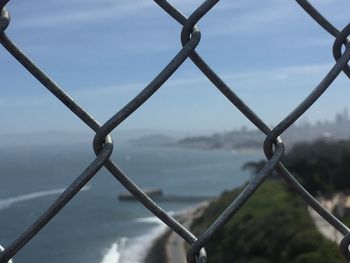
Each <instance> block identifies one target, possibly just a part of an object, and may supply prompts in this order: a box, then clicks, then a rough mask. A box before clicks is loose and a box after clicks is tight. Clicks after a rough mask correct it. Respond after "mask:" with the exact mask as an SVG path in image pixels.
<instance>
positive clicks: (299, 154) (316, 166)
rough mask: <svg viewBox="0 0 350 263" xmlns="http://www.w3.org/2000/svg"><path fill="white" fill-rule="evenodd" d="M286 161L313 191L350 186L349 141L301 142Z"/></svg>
mask: <svg viewBox="0 0 350 263" xmlns="http://www.w3.org/2000/svg"><path fill="white" fill-rule="evenodd" d="M283 162H284V164H285V165H286V166H287V168H288V169H289V170H290V171H291V172H292V173H293V175H294V176H296V177H297V178H298V180H299V182H301V184H302V185H303V186H304V187H305V188H306V189H307V190H308V191H309V192H310V193H311V194H312V195H318V194H321V195H329V194H332V193H334V192H343V191H347V190H349V189H350V176H349V175H350V141H337V142H325V141H318V142H315V143H312V144H299V145H296V146H295V147H293V149H292V150H291V151H290V152H289V153H288V154H287V155H286V156H285V158H284V160H283Z"/></svg>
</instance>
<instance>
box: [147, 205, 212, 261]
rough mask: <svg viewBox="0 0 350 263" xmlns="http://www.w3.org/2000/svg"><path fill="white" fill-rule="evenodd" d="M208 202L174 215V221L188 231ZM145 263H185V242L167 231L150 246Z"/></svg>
mask: <svg viewBox="0 0 350 263" xmlns="http://www.w3.org/2000/svg"><path fill="white" fill-rule="evenodd" d="M208 205H209V201H204V202H202V203H200V204H198V205H196V206H194V207H191V208H188V209H186V210H184V211H183V212H181V213H179V214H178V215H176V216H175V217H176V219H177V220H178V221H179V222H181V224H183V225H184V226H185V227H186V228H188V229H190V227H191V225H192V224H193V221H194V220H195V219H196V218H198V217H199V216H200V215H201V214H202V213H203V211H204V210H205V208H206V207H207V206H208ZM145 262H146V263H164V262H166V263H184V262H186V242H185V241H184V240H183V239H182V238H181V237H180V236H179V235H178V234H176V233H175V232H173V231H171V230H170V229H167V230H166V231H165V233H163V234H162V235H161V236H159V237H158V238H157V239H156V240H155V241H154V243H153V244H152V246H151V248H150V250H149V252H148V253H147V256H146V258H145Z"/></svg>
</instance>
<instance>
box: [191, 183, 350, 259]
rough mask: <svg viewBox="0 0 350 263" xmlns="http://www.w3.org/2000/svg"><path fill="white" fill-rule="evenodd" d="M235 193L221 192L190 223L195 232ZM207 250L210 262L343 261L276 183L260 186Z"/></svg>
mask: <svg viewBox="0 0 350 263" xmlns="http://www.w3.org/2000/svg"><path fill="white" fill-rule="evenodd" d="M237 194H238V190H235V191H232V192H226V193H224V194H223V195H222V196H221V197H220V198H219V199H218V200H217V201H215V202H214V203H213V205H211V206H210V207H209V208H208V209H207V210H206V211H205V213H204V214H203V216H202V217H201V218H199V219H198V220H197V221H196V222H195V223H194V226H195V227H194V228H193V229H194V231H195V232H197V233H199V232H202V230H203V229H204V228H206V227H207V226H208V225H209V224H210V223H211V222H213V221H214V220H215V218H217V217H218V215H219V214H220V213H221V212H222V211H223V209H224V208H225V207H227V206H228V205H229V203H230V202H231V201H232V200H233V199H234V197H235V196H237ZM206 248H207V253H208V258H209V262H210V263H219V262H220V263H225V262H227V263H228V262H230V263H231V262H235V263H292V262H293V263H315V262H317V263H330V262H332V263H340V262H342V263H343V262H345V260H344V259H343V258H342V257H341V255H340V252H339V249H338V247H337V246H336V245H335V244H334V243H332V242H330V241H328V240H326V239H325V238H324V237H323V236H322V235H321V234H320V233H319V232H318V231H317V229H316V228H315V226H314V223H313V221H312V219H311V218H310V216H309V214H308V211H307V208H306V205H305V204H304V203H303V201H302V200H301V199H300V198H299V197H298V196H297V195H296V194H295V193H293V192H291V191H290V190H289V189H288V188H287V187H286V186H285V185H284V183H282V182H281V181H277V180H269V181H267V182H265V183H264V184H263V185H262V186H261V187H260V189H259V190H258V191H257V193H256V194H255V195H253V197H252V198H251V199H250V200H249V201H248V202H247V204H246V205H245V206H244V207H243V209H241V210H240V211H239V212H238V213H237V214H236V215H235V217H234V218H233V219H231V220H230V221H229V222H228V224H227V225H226V226H225V227H224V228H223V229H221V231H219V233H217V234H216V235H215V236H214V237H213V238H212V239H211V240H210V242H209V244H208V245H207V246H206Z"/></svg>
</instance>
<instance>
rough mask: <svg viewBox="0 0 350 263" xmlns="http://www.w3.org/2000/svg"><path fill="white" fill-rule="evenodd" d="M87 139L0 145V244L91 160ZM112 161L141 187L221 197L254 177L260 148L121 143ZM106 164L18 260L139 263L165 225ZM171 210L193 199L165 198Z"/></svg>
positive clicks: (19, 262) (163, 204)
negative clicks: (127, 198) (125, 197)
mask: <svg viewBox="0 0 350 263" xmlns="http://www.w3.org/2000/svg"><path fill="white" fill-rule="evenodd" d="M93 158H94V154H93V151H92V149H91V148H90V147H89V146H88V145H87V144H84V145H83V144H76V145H65V144H60V145H39V146H38V145H36V146H34V145H33V146H22V147H19V146H16V147H2V148H0V167H1V168H0V169H1V172H0V178H1V184H0V244H2V245H3V246H5V247H6V246H7V245H9V244H10V243H11V242H12V241H13V240H15V239H16V238H17V237H18V236H19V235H20V234H21V233H22V232H23V231H24V230H25V229H26V228H27V227H28V226H29V225H30V224H31V223H32V222H33V221H34V220H35V219H36V218H37V217H38V216H39V215H40V214H41V213H42V212H43V211H45V209H46V208H48V207H49V205H50V204H51V203H52V202H53V201H54V200H55V198H57V197H58V195H59V194H60V193H62V192H63V190H64V189H65V188H66V187H67V186H68V185H69V184H70V183H71V182H72V181H73V180H74V179H75V178H76V177H77V176H78V175H79V174H80V173H81V171H83V169H85V168H86V166H87V165H88V164H89V163H90V162H91V161H92V160H93ZM112 158H113V160H115V162H116V163H117V164H118V165H119V167H121V169H122V170H123V171H125V172H126V174H128V175H129V176H130V177H131V178H132V179H133V180H134V181H135V182H137V183H138V184H139V186H141V187H142V188H148V189H149V188H152V189H153V188H159V189H161V190H162V191H163V192H164V194H176V195H200V196H203V195H204V196H216V195H219V194H220V193H221V192H223V191H224V190H229V189H232V188H234V187H237V186H239V185H241V184H243V183H244V182H246V181H247V180H248V179H249V174H248V172H247V171H242V170H241V166H242V165H243V164H244V163H245V162H247V161H254V160H259V159H261V158H262V153H252V152H250V153H249V152H247V153H236V152H229V151H222V150H211V151H204V150H192V149H183V148H176V147H153V146H152V147H151V146H148V147H145V146H144V147H140V146H136V145H130V144H125V145H121V146H120V145H116V146H115V149H114V153H113V157H112ZM125 192H126V191H125V189H124V188H123V187H122V186H121V185H120V183H119V182H118V181H117V180H116V179H115V178H114V177H113V176H111V175H110V174H109V173H108V172H107V171H106V170H105V169H102V170H101V171H100V172H99V173H98V174H97V175H96V176H95V177H94V178H93V179H92V180H91V181H90V183H89V184H88V185H87V186H86V187H84V188H83V189H82V191H80V192H79V194H78V195H77V196H76V197H75V198H73V200H72V201H71V202H70V203H69V204H68V205H67V206H66V207H65V208H63V210H62V211H61V212H60V213H59V214H58V215H57V216H56V217H55V218H54V219H53V220H52V221H51V222H49V223H48V225H47V226H46V227H44V229H43V230H42V231H41V232H39V234H38V235H37V236H35V237H34V238H33V239H32V240H31V241H30V242H29V243H28V244H27V245H26V246H25V247H24V248H23V249H22V250H20V252H19V253H18V254H16V255H15V257H14V258H13V259H14V263H28V262H50V263H62V262H64V263H129V262H130V263H131V262H132V263H137V262H142V260H143V258H144V256H145V254H146V252H147V250H148V249H149V247H150V246H151V244H152V241H153V240H154V239H155V238H156V237H157V236H159V234H160V233H162V232H163V231H164V230H165V229H166V227H165V226H164V224H163V223H162V222H160V221H159V220H158V219H157V218H155V217H154V216H152V214H151V213H150V212H148V210H146V209H145V208H144V207H143V206H142V205H140V204H139V203H137V202H122V201H119V200H118V195H119V194H121V193H125ZM159 204H160V206H161V207H162V208H163V209H165V210H166V211H168V212H170V213H176V212H179V211H182V210H183V209H186V208H188V207H190V206H194V205H196V203H189V202H186V203H185V202H177V203H176V202H171V203H169V202H160V203H159Z"/></svg>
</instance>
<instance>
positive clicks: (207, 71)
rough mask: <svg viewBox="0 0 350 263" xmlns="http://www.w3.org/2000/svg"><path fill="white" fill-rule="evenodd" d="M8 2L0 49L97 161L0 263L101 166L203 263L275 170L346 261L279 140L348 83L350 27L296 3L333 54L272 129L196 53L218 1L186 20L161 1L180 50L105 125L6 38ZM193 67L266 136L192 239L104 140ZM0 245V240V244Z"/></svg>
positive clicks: (348, 238) (347, 236)
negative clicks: (212, 242) (61, 111)
mask: <svg viewBox="0 0 350 263" xmlns="http://www.w3.org/2000/svg"><path fill="white" fill-rule="evenodd" d="M8 2H9V0H0V10H1V16H0V43H1V44H2V46H3V47H4V48H5V49H6V50H7V51H8V52H9V53H10V54H11V55H12V56H13V57H14V58H15V59H16V60H17V61H18V62H19V63H20V64H21V65H22V66H23V67H24V68H25V69H26V70H28V71H29V72H30V73H31V74H32V75H33V76H34V77H35V78H36V79H37V80H38V81H39V82H41V83H42V84H43V85H44V86H45V87H46V88H47V89H48V90H49V91H50V92H51V93H52V94H53V95H54V96H55V97H56V98H57V99H59V100H60V101H61V102H62V103H63V104H64V105H65V106H66V107H68V108H69V109H70V110H71V112H72V113H74V114H75V115H76V116H77V117H78V118H79V119H80V120H81V121H83V122H84V123H85V124H86V125H87V126H88V127H90V128H91V129H92V130H93V131H94V132H95V133H96V135H95V137H94V139H93V147H94V151H95V153H96V159H95V160H94V161H93V162H92V163H91V164H90V165H89V166H88V167H87V168H86V169H85V170H84V171H83V172H82V173H81V174H80V175H79V176H78V177H77V178H76V179H75V181H74V182H72V183H71V185H70V186H69V187H67V189H66V190H65V191H64V192H63V193H62V194H61V195H60V196H59V198H58V199H57V200H56V201H55V202H54V203H53V204H52V205H51V206H50V207H49V208H48V209H47V210H46V211H45V212H44V213H43V214H42V215H41V216H40V217H39V218H37V219H36V221H35V222H34V223H33V224H32V225H31V226H30V227H29V228H28V229H27V230H26V231H25V232H24V233H22V234H21V235H20V236H19V237H18V238H17V239H16V240H15V241H13V242H12V243H11V244H10V245H9V246H7V247H6V248H4V249H3V248H2V247H1V246H0V248H1V249H0V253H1V254H0V262H1V263H6V262H12V260H11V258H12V257H13V256H14V255H15V254H16V253H17V252H18V251H19V250H21V248H23V246H25V245H26V244H27V243H28V242H29V241H30V240H31V239H32V238H33V237H34V236H35V235H36V234H38V233H39V231H40V230H41V229H42V228H43V227H44V226H45V225H46V224H47V223H48V222H49V221H50V220H51V219H52V218H53V217H55V216H56V215H57V213H58V212H59V211H60V210H61V209H62V208H63V207H64V206H65V205H66V204H67V203H68V202H69V201H70V200H71V199H72V198H73V197H74V196H75V195H76V194H77V193H78V192H79V190H80V189H82V188H83V187H84V186H85V185H86V184H87V183H88V182H89V180H91V178H92V177H94V176H95V174H96V173H97V172H98V171H99V170H100V169H101V168H102V167H105V168H107V170H108V171H109V172H110V174H111V175H112V176H114V177H115V178H116V179H117V180H118V181H119V182H120V183H121V184H122V185H123V186H124V187H125V188H126V189H127V190H128V191H129V192H130V193H131V194H132V195H134V196H135V198H136V199H137V200H138V201H139V202H140V203H142V204H143V205H144V206H145V207H146V208H147V209H148V210H150V211H151V212H152V213H153V214H154V215H155V216H157V217H158V218H160V219H161V220H162V221H163V222H164V223H165V224H166V225H168V226H169V228H170V229H172V230H173V231H174V232H176V233H177V234H178V235H179V236H180V237H181V238H183V239H184V240H185V241H186V242H187V243H188V245H189V249H188V251H187V261H188V262H190V263H193V262H207V256H206V252H205V249H204V247H205V245H206V243H207V242H208V240H209V239H211V237H212V236H213V235H214V234H215V233H216V232H217V231H218V230H219V229H220V228H222V227H223V226H224V225H225V224H226V223H227V222H228V221H229V220H230V219H231V218H232V217H234V215H235V214H236V213H237V212H238V211H239V210H240V208H241V207H242V206H243V205H244V204H245V202H246V201H247V200H248V199H249V198H250V197H251V196H252V195H253V194H254V192H255V191H256V190H257V189H258V188H259V186H260V185H261V184H262V183H264V181H265V180H266V178H267V177H268V176H269V174H271V171H273V170H276V171H277V172H278V173H279V175H280V176H281V177H282V178H283V179H284V180H285V181H287V182H288V184H289V185H290V186H291V187H292V188H294V190H295V192H296V193H298V194H299V195H300V196H301V197H302V198H303V199H304V201H305V202H306V203H307V204H308V205H309V206H310V207H312V208H313V209H314V210H315V211H316V212H317V213H318V214H319V215H320V216H322V217H323V218H324V219H325V220H326V221H327V222H328V223H329V224H330V225H332V226H333V227H334V228H335V229H336V230H338V231H339V232H340V233H342V234H343V235H344V238H343V239H342V241H341V243H340V249H341V252H342V254H343V255H344V257H345V258H346V259H347V260H350V253H349V250H348V246H349V243H350V230H349V229H348V227H347V226H345V225H344V224H343V223H342V222H341V221H340V220H338V219H337V218H336V217H335V216H333V215H332V214H331V213H330V212H328V211H327V210H326V209H324V208H323V207H322V206H321V205H320V204H319V202H318V201H317V200H316V199H314V198H313V197H312V196H311V195H310V194H309V193H308V192H307V191H306V190H305V189H304V188H303V186H301V185H300V183H299V182H298V181H297V180H296V179H295V177H294V176H293V175H292V174H291V173H290V172H289V171H288V169H287V168H286V167H285V166H284V165H283V163H282V162H281V159H282V157H283V155H284V144H283V141H282V139H281V138H280V137H279V136H280V135H281V134H282V133H283V132H284V131H286V130H287V129H288V128H289V127H290V126H291V125H292V124H293V123H294V122H295V121H296V120H297V119H299V118H300V116H302V115H303V114H304V112H305V111H306V110H307V109H308V108H309V107H310V106H311V105H312V104H314V103H315V102H316V101H317V100H318V98H319V97H320V96H322V94H323V93H324V92H325V91H326V90H327V89H328V88H329V87H330V85H331V84H332V82H333V81H334V80H335V79H336V78H337V77H338V76H339V75H340V74H341V73H342V72H343V73H345V74H346V75H347V76H348V77H349V78H350V66H349V65H348V61H349V60H350V39H349V37H348V36H349V35H350V24H349V25H347V26H346V27H345V28H344V29H342V30H338V29H337V28H336V27H334V26H333V25H332V24H331V23H330V22H329V21H328V20H327V19H326V18H325V17H324V16H323V15H322V14H320V13H319V12H318V10H317V9H316V8H314V7H313V6H312V5H311V4H310V3H309V2H308V1H306V0H296V2H297V3H298V4H299V5H300V7H301V8H303V9H304V10H305V12H307V13H308V14H309V15H310V17H311V18H312V19H313V20H314V21H316V22H317V23H318V24H319V25H320V26H321V27H322V28H324V30H326V31H327V32H328V33H329V34H331V35H332V36H333V37H334V38H335V41H334V45H333V55H334V59H335V64H334V66H333V67H332V68H331V70H330V71H329V72H328V74H327V75H326V76H325V77H324V78H323V79H322V80H321V81H320V82H319V84H318V85H317V86H316V87H315V88H314V90H313V91H312V92H311V93H310V94H309V95H308V96H307V97H306V98H305V99H304V100H303V101H302V102H301V103H300V104H299V105H298V106H297V107H296V108H295V109H294V110H293V111H292V112H291V113H290V114H289V115H288V116H287V117H286V118H284V119H283V120H282V121H281V122H280V123H279V124H278V125H277V126H276V127H275V128H273V129H271V128H269V126H268V125H266V124H265V122H264V121H263V120H261V119H260V118H259V116H258V115H257V114H256V113H255V112H254V111H252V110H251V109H250V108H249V106H248V105H246V104H245V103H244V101H242V100H241V99H240V98H239V97H238V96H237V95H236V94H235V93H234V91H233V90H232V89H231V88H230V87H229V86H228V85H227V84H226V83H225V82H224V81H223V80H222V79H221V78H220V77H219V76H218V75H217V74H216V73H215V72H214V70H213V69H212V68H210V66H209V65H208V64H206V62H205V61H204V60H203V59H202V58H201V56H200V55H199V54H198V53H197V52H196V51H195V49H196V47H197V45H198V44H199V42H200V38H201V32H200V30H199V28H198V27H197V26H196V23H197V22H198V21H199V20H200V19H201V18H203V17H204V16H205V15H206V14H207V12H209V11H210V9H212V8H213V7H214V6H215V5H216V4H217V3H218V2H219V0H206V1H204V2H203V4H201V5H200V6H199V7H198V8H197V9H196V10H195V11H194V12H193V13H192V14H191V15H190V16H189V17H186V16H184V15H183V14H182V13H181V12H180V11H179V10H178V9H176V7H174V6H172V5H171V4H170V3H168V2H167V1H166V0H154V2H155V3H156V4H158V5H159V6H160V7H161V8H162V9H163V10H164V11H165V12H166V13H167V14H169V16H170V17H172V18H173V19H175V20H176V21H177V22H178V23H179V24H180V26H182V31H181V42H182V49H181V50H180V51H179V52H178V53H177V54H176V56H175V57H174V58H173V59H172V60H171V61H170V62H169V64H167V66H166V67H165V68H164V69H163V70H162V71H161V72H160V73H159V74H158V75H157V76H156V77H155V78H154V79H153V80H152V81H151V82H150V83H149V84H148V85H147V86H146V87H145V88H144V89H143V90H142V91H141V92H140V93H139V94H138V95H137V96H136V97H135V98H134V99H132V100H131V101H130V102H129V103H128V104H127V105H125V106H124V107H123V108H122V109H121V110H119V111H118V112H117V113H116V114H115V115H114V116H112V117H111V118H110V119H109V120H108V121H107V122H106V123H104V124H102V125H101V124H100V123H98V122H97V121H96V120H95V119H94V118H93V117H92V116H91V115H90V114H89V113H88V112H86V111H85V110H84V109H83V108H82V107H80V106H79V105H78V104H77V103H76V102H75V101H74V100H73V99H72V98H71V97H70V96H69V95H68V94H67V93H65V92H64V90H63V89H62V88H61V87H59V86H58V85H57V84H56V83H55V82H54V81H53V80H52V79H51V78H50V77H49V76H47V75H46V74H45V72H43V71H42V70H40V68H39V67H37V66H36V65H35V64H34V62H33V61H31V60H30V59H29V58H28V57H27V56H26V55H25V54H24V53H23V52H22V51H21V50H20V49H19V48H18V47H17V46H16V45H15V44H14V43H13V42H12V41H11V39H10V38H9V37H8V36H7V35H6V33H5V31H6V28H7V27H8V26H9V24H10V15H9V13H8V11H7V10H6V8H5V6H6V4H7V3H8ZM188 58H189V59H191V60H192V62H193V63H194V64H195V65H196V66H197V67H198V69H200V71H201V72H202V73H203V74H204V75H205V76H206V77H207V78H208V80H209V81H211V82H212V83H213V84H214V85H215V87H216V88H217V89H218V90H219V91H220V92H221V93H222V95H223V96H225V97H226V98H227V99H228V100H229V101H230V102H231V103H232V106H234V107H236V108H237V109H238V110H239V111H240V112H241V113H242V114H243V115H244V116H245V117H246V118H248V119H249V120H250V121H251V122H252V123H253V124H254V125H255V126H256V127H257V128H258V129H259V130H261V131H262V132H263V133H264V134H265V135H266V139H265V141H264V147H263V150H264V153H265V155H266V158H267V160H268V162H267V163H266V165H265V166H264V167H263V168H262V169H261V171H260V172H259V173H258V174H257V175H256V176H255V177H254V178H252V180H251V181H250V182H249V184H248V185H247V186H246V187H245V188H244V190H243V191H242V192H241V193H240V195H239V196H238V197H237V198H236V199H235V200H233V201H232V203H231V204H230V205H229V207H227V208H226V210H225V211H224V212H223V213H222V214H221V215H220V217H219V218H217V219H216V221H215V222H214V223H213V224H212V225H211V226H210V227H209V228H208V229H206V230H205V231H204V233H202V234H201V235H200V236H199V237H196V236H195V235H194V234H192V233H191V231H190V230H189V229H187V228H185V227H184V226H183V225H182V224H181V223H179V222H178V221H177V220H176V219H175V218H174V217H172V216H171V215H169V214H168V213H166V212H165V211H164V210H163V209H162V208H161V207H160V206H159V205H157V203H155V202H154V201H152V199H151V198H150V197H149V196H147V195H146V194H145V193H144V192H143V191H142V190H141V189H140V188H139V187H138V186H137V185H136V184H135V183H134V182H133V181H132V180H131V179H130V178H129V177H128V176H127V175H126V174H125V173H124V172H123V171H122V170H121V169H120V168H119V167H118V165H117V164H116V163H115V162H113V160H111V159H110V157H111V154H112V151H113V142H112V138H111V136H110V135H109V134H110V133H111V132H112V131H113V130H115V129H117V128H118V126H119V125H120V124H121V123H122V122H123V121H124V120H126V119H127V118H128V117H129V116H130V115H131V114H133V112H134V111H135V110H136V109H138V108H139V107H140V106H141V105H142V104H143V103H144V102H146V101H147V100H148V99H149V98H150V97H151V96H152V95H153V94H154V93H155V92H156V91H157V90H158V89H160V88H161V87H162V85H163V84H164V83H165V82H166V81H167V80H168V79H169V77H170V76H171V75H172V74H173V73H174V72H175V71H176V70H177V69H178V68H179V67H180V66H181V65H182V63H183V62H184V61H185V60H186V59H188ZM0 242H1V240H0Z"/></svg>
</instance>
